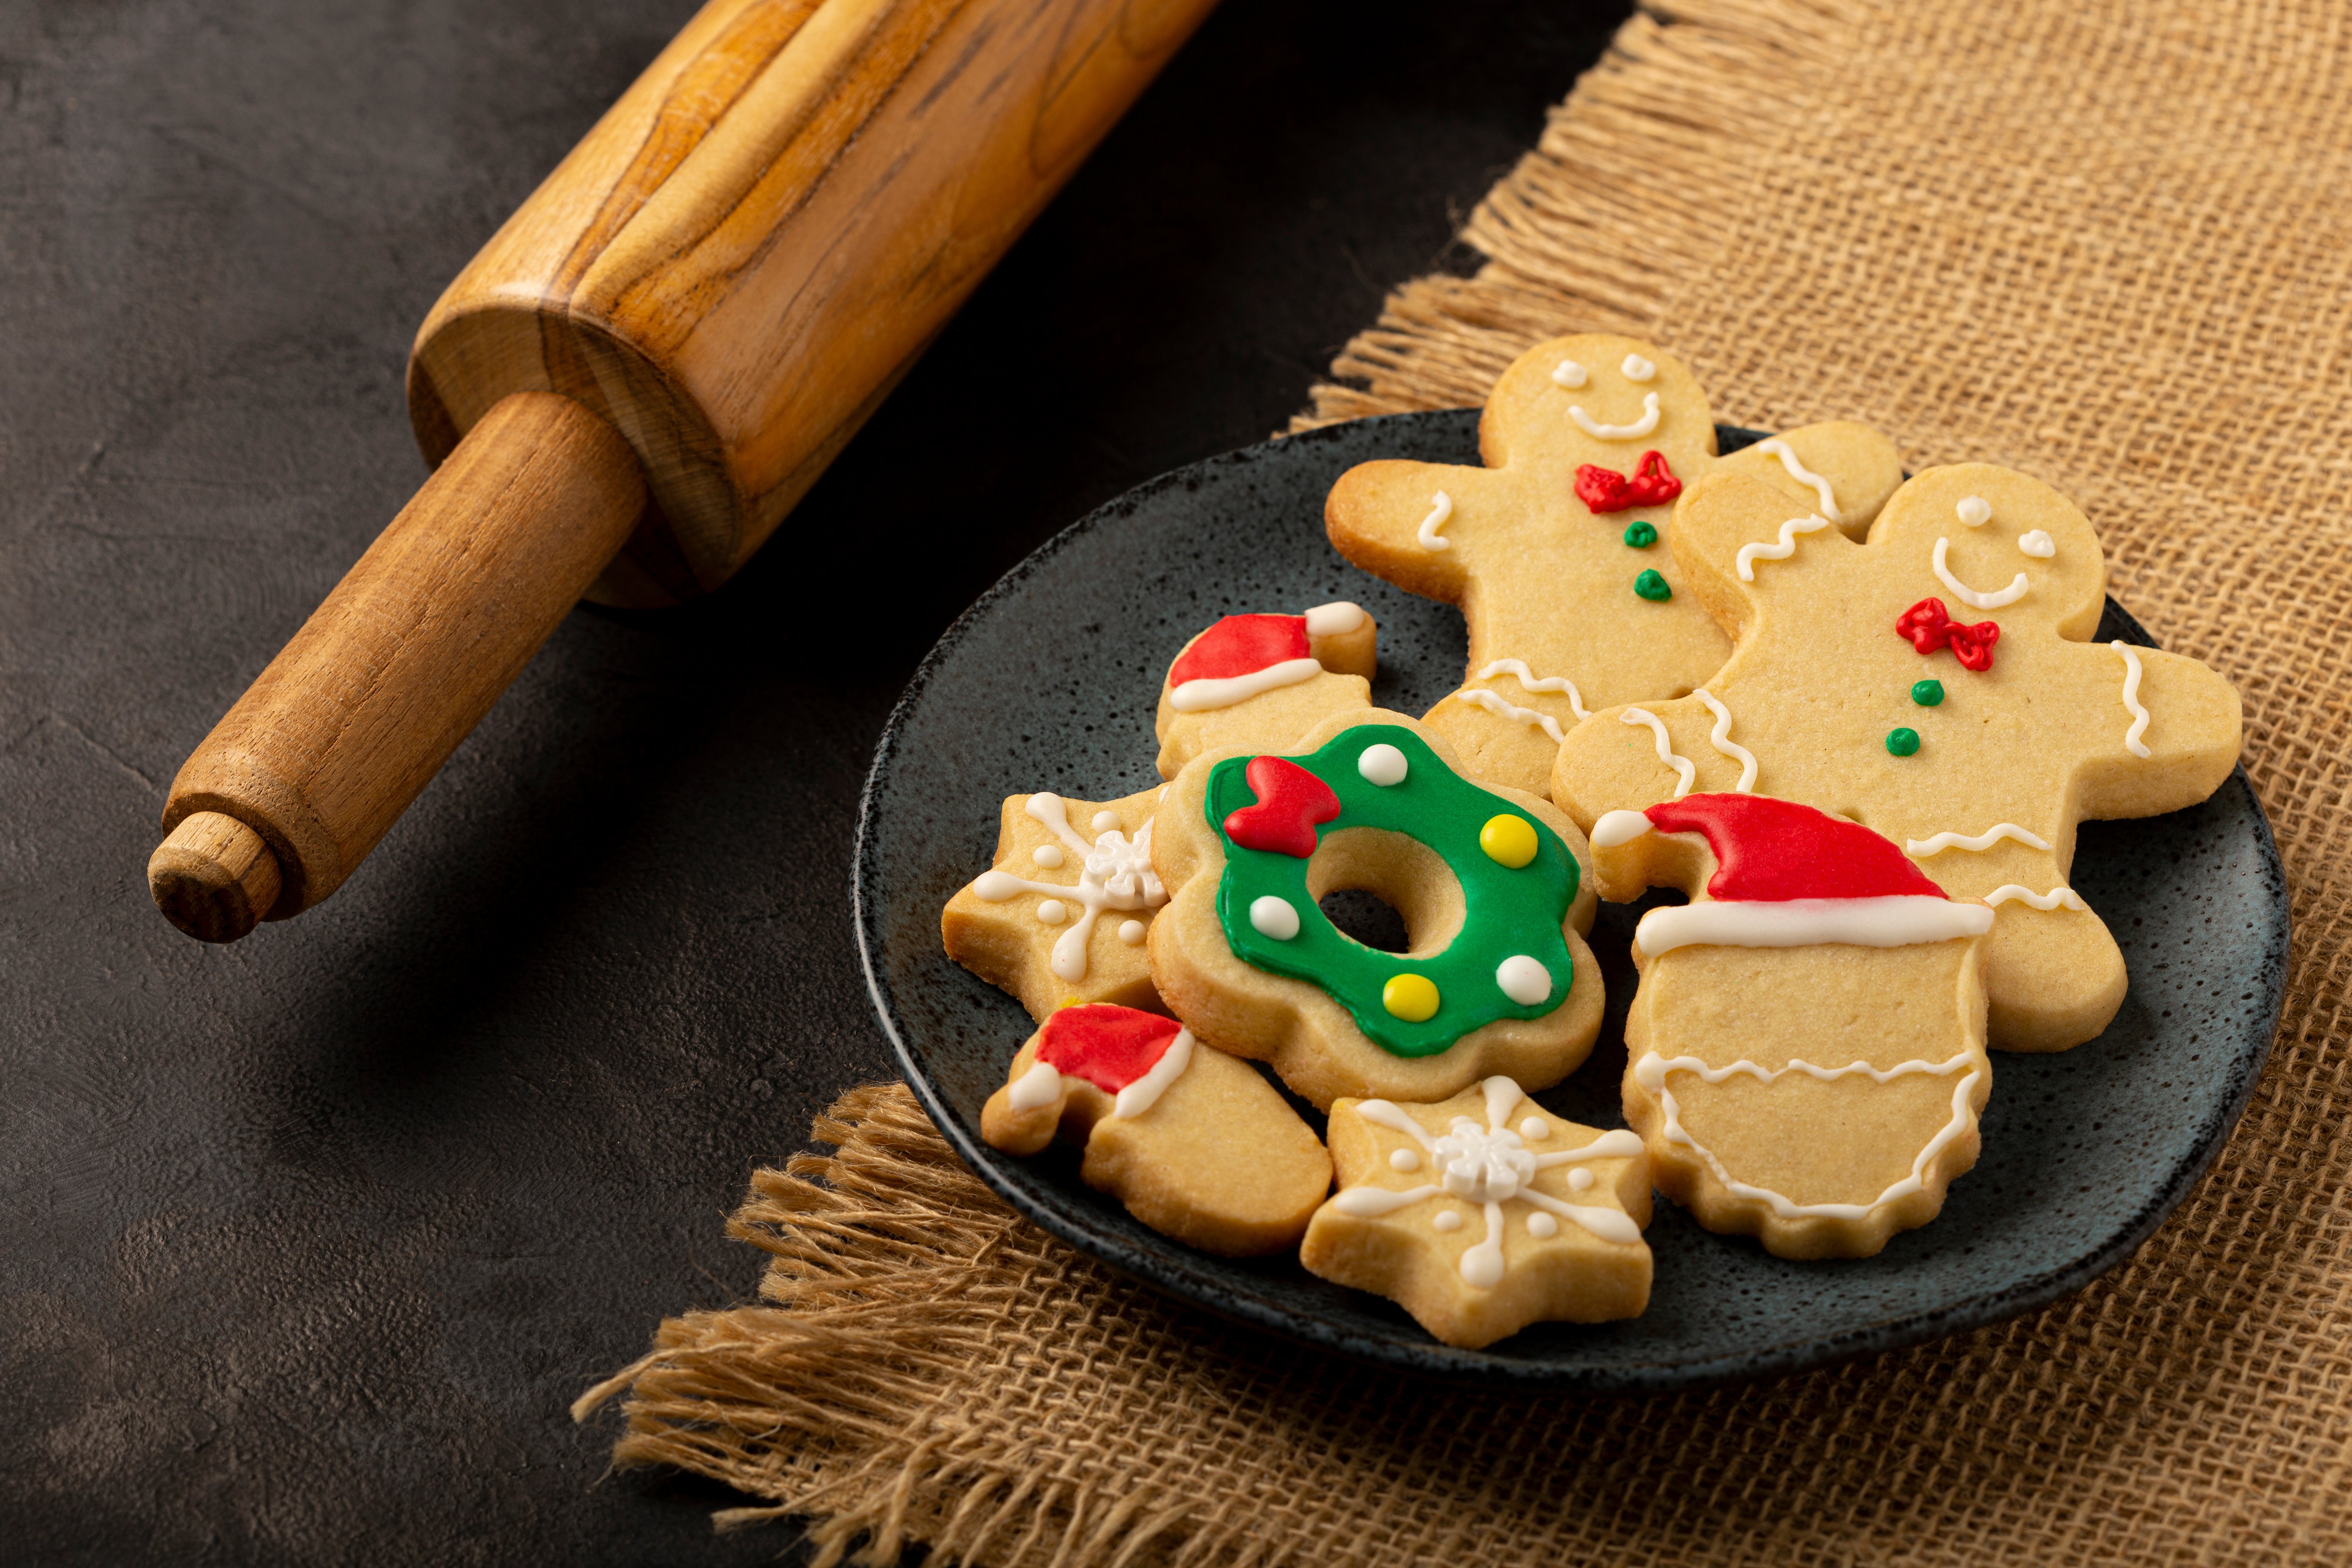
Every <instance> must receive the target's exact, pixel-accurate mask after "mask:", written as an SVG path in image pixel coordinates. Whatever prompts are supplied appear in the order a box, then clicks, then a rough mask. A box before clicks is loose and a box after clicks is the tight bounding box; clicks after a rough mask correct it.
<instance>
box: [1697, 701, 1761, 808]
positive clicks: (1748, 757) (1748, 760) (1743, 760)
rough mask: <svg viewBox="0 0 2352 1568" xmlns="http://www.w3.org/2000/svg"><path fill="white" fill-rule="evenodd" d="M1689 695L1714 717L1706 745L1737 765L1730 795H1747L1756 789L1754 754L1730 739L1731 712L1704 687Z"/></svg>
mask: <svg viewBox="0 0 2352 1568" xmlns="http://www.w3.org/2000/svg"><path fill="white" fill-rule="evenodd" d="M1691 695H1692V696H1694V697H1696V698H1697V699H1698V700H1700V701H1701V702H1704V703H1706V709H1707V711H1708V712H1710V713H1712V714H1714V715H1715V728H1714V729H1713V730H1711V731H1708V733H1707V737H1706V742H1707V744H1708V745H1710V746H1713V747H1714V748H1715V749H1716V750H1717V751H1718V752H1722V753H1723V754H1724V755H1725V756H1727V757H1729V758H1731V759H1732V760H1733V761H1734V762H1736V763H1738V764H1739V782H1738V784H1733V785H1732V786H1731V793H1732V794H1734V795H1746V794H1748V793H1749V792H1750V791H1752V790H1753V789H1755V787H1756V753H1755V752H1751V751H1749V750H1748V748H1747V747H1745V746H1743V745H1741V744H1740V743H1739V742H1737V741H1735V740H1733V739H1732V738H1731V710H1730V709H1728V708H1726V707H1725V706H1724V705H1723V704H1722V703H1721V702H1719V701H1717V700H1716V696H1715V693H1714V692H1712V691H1709V690H1708V689H1706V687H1704V686H1702V687H1700V688H1699V689H1697V690H1696V691H1694V692H1692V693H1691Z"/></svg>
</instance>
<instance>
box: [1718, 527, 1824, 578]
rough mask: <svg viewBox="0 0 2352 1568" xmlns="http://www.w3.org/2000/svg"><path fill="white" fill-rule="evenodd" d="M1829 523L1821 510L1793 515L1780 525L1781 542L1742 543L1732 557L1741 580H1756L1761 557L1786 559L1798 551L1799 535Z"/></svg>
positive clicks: (1818, 530)
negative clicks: (1802, 514)
mask: <svg viewBox="0 0 2352 1568" xmlns="http://www.w3.org/2000/svg"><path fill="white" fill-rule="evenodd" d="M1829 525H1830V520H1829V519H1828V518H1825V517H1823V516H1822V515H1821V514H1820V513H1819V512H1813V513H1811V514H1809V515H1807V516H1804V517H1792V518H1790V520H1789V521H1786V522H1784V523H1782V524H1781V525H1780V543H1778V544H1770V543H1767V542H1764V541H1762V540H1759V541H1757V542H1755V543H1753V544H1743V545H1741V546H1740V547H1739V553H1738V555H1736V556H1734V557H1733V558H1732V563H1733V564H1734V565H1736V566H1738V568H1739V580H1740V581H1741V582H1743V583H1753V582H1754V581H1756V563H1757V561H1758V560H1759V558H1760V559H1762V560H1766V561H1786V560H1787V559H1788V558H1789V557H1790V556H1791V555H1794V554H1795V553H1796V552H1797V535H1799V534H1801V533H1818V532H1820V531H1822V529H1824V528H1827V527H1828V526H1829Z"/></svg>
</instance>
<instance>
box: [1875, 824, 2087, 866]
mask: <svg viewBox="0 0 2352 1568" xmlns="http://www.w3.org/2000/svg"><path fill="white" fill-rule="evenodd" d="M2004 838H2014V839H2016V840H2017V841H2018V842H2019V843H2020V844H2022V845H2024V846H2025V847H2027V848H2028V849H2047V848H2049V847H2050V846H2049V845H2047V844H2045V843H2043V842H2042V839H2041V838H2039V837H2036V836H2035V835H2033V834H2031V833H2028V832H2027V831H2026V830H2025V829H2024V828H2022V827H2020V826H2018V825H2017V824H2015V823H2014V822H1996V823H1994V824H1993V825H1992V826H1990V827H1988V828H1986V829H1985V830H1984V831H1983V832H1982V833H1979V834H1978V835H1977V836H1976V837H1974V838H1967V837H1962V836H1961V835H1959V834H1957V833H1951V832H1944V833H1938V834H1937V835H1936V836H1935V837H1932V838H1912V839H1907V840H1906V841H1905V843H1904V845H1903V853H1905V854H1906V855H1916V856H1918V857H1919V858H1921V859H1923V860H1924V859H1926V858H1927V857H1928V856H1930V855H1940V854H1942V853H1943V852H1944V851H1945V850H1947V849H1970V850H1982V849H1990V848H1991V847H1993V846H1994V845H1996V844H1998V843H2000V841H2001V840H2002V839H2004Z"/></svg>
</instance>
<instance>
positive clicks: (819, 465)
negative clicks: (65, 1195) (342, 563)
mask: <svg viewBox="0 0 2352 1568" xmlns="http://www.w3.org/2000/svg"><path fill="white" fill-rule="evenodd" d="M1213 4H1214V0H711V3H710V4H709V5H706V6H704V7H703V9H702V11H701V12H700V13H699V14H698V16H695V18H694V19H693V20H692V21H690V22H688V24H687V26H686V29H685V30H684V31H683V32H681V33H680V34H678V36H677V38H676V39H674V40H673V41H672V42H671V44H670V46H669V47H667V49H665V50H663V51H662V53H661V56H660V58H657V59H656V60H655V61H654V63H653V64H652V65H651V66H650V67H648V68H646V73H645V74H644V75H643V76H642V77H639V78H638V79H637V80H636V82H635V85H634V86H632V87H631V88H630V89H629V90H628V91H627V92H626V93H625V94H624V95H623V96H622V98H621V100H620V101H619V102H618V103H616V104H614V106H613V108H612V110H610V111H609V112H608V113H606V114H605V116H604V119H602V120H600V121H597V123H596V125H595V127H594V129H593V130H591V131H590V132H588V135H587V137H586V138H585V139H584V140H583V141H582V142H581V143H580V145H579V146H577V147H575V148H573V149H572V153H571V155H570V156H568V157H566V158H565V159H564V160H563V162H562V163H561V164H559V165H558V166H557V168H556V170H555V172H554V173H553V174H550V175H549V176H548V177H547V180H546V182H545V183H544V184H541V186H540V187H539V189H538V190H537V191H535V192H533V193H532V194H531V196H530V199H529V200H528V201H526V202H524V203H523V205H522V207H521V209H520V211H518V212H517V213H516V214H515V215H514V216H513V217H511V218H509V220H508V221H507V223H506V226H504V227H502V228H500V229H499V232H498V233H497V234H496V235H494V236H492V237H491V238H490V242H489V243H488V245H486V246H484V247H482V251H481V254H480V255H478V256H477V257H475V258H474V259H473V261H472V262H471V263H469V264H468V265H467V268H466V269H465V271H463V272H461V273H460V274H458V276H457V280H456V281H455V282H453V283H452V284H450V286H449V289H448V291H447V292H446V293H445V294H443V295H442V296H441V300H440V302H439V303H438V304H436V305H435V306H434V308H433V311H432V313H431V314H430V315H429V316H427V317H426V318H425V324H424V326H423V327H422V328H421V329H419V331H418V332H417V334H416V343H415V349H414V350H413V351H412V352H411V353H410V355H409V362H408V405H409V417H410V420H411V422H412V423H413V424H414V425H415V428H416V437H417V440H418V441H419V443H420V444H422V445H423V447H424V448H425V457H426V458H428V459H429V460H431V461H432V462H434V463H436V465H438V467H437V468H436V472H435V473H434V474H433V476H432V477H431V478H430V479H427V480H426V481H425V487H424V488H423V489H421V490H419V491H418V492H417V494H416V497H415V500H412V501H410V502H409V504H408V505H407V506H406V507H405V508H404V510H402V511H401V513H400V515H399V516H398V517H397V518H395V519H394V521H393V523H392V525H391V527H389V528H387V529H386V530H385V531H383V535H382V536H381V537H379V538H378V539H377V540H376V542H374V543H373V545H371V546H370V547H369V549H368V551H367V552H366V553H365V554H363V555H362V556H361V557H360V559H359V562H358V563H357V564H356V565H354V566H353V567H352V570H351V572H350V574H348V575H347V576H345V577H344V579H343V580H342V582H341V584H339V585H338V586H337V587H336V588H335V590H334V592H333V593H331V594H330V595H328V596H327V599H326V602H325V603H324V604H322V605H320V606H319V609H318V611H317V613H315V614H314V615H313V616H311V617H310V621H309V622H308V623H307V624H306V625H305V626H303V627H302V629H301V630H300V631H299V632H298V633H296V634H295V636H294V639H293V640H292V641H291V642H289V643H288V644H287V645H286V647H285V648H284V649H283V650H282V651H281V652H280V653H279V654H278V657H277V658H275V659H273V660H272V661H271V662H270V664H269V667H268V668H267V669H265V670H263V671H262V673H261V677H260V679H257V680H256V681H255V682H254V683H253V688H252V689H250V690H249V691H247V693H246V694H245V695H244V696H243V697H242V698H240V699H239V700H237V703H236V706H235V707H233V708H231V709H230V710H229V711H228V714H227V716H226V718H224V719H223V720H222V721H220V723H219V725H218V726H217V727H215V729H214V731H213V732H212V734H211V735H210V736H208V737H206V739H205V742H204V744H202V745H201V746H199V747H197V748H196V751H195V754H194V755H193V756H191V757H190V758H189V759H188V761H187V763H186V765H185V766H184V767H182V768H181V769H180V772H179V776H178V777H176V778H174V779H173V781H172V793H171V798H170V801H169V803H168V804H167V805H165V806H164V808H163V830H164V833H165V834H166V837H165V838H164V841H163V845H162V847H160V848H158V849H157V850H156V851H155V854H154V858H152V860H151V861H150V862H149V863H148V884H149V886H150V888H151V889H152V891H153V893H154V895H155V902H156V905H157V907H158V908H160V909H161V910H163V912H164V914H165V915H167V916H168V917H170V919H171V921H172V923H173V924H174V925H176V926H178V927H179V928H180V929H181V930H182V931H186V932H188V933H189V934H190V935H191V936H195V937H200V938H202V939H204V940H205V941H206V942H234V941H236V939H237V938H238V937H241V936H243V935H244V934H245V933H246V932H247V931H251V930H252V929H253V927H254V923H255V922H256V921H260V920H284V919H286V918H287V917H289V916H290V915H295V914H299V913H300V912H301V911H302V910H306V909H309V908H310V906H311V905H313V904H316V903H317V902H319V900H321V899H324V898H325V897H326V896H327V895H328V894H330V893H331V892H333V891H334V890H335V889H337V888H338V887H340V886H341V884H342V881H343V879H345V878H346V877H348V876H350V875H351V874H352V870H353V868H356V867H357V866H358V865H359V863H360V862H361V861H362V859H364V858H366V857H367V853H368V851H369V850H370V849H373V847H375V844H376V841H377V840H378V839H380V838H382V837H383V834H384V832H385V830H386V829H388V828H390V827H391V826H392V825H393V823H394V821H396V820H398V818H399V816H400V814H401V813H402V812H403V811H404V810H405V809H407V806H408V803H409V802H410V801H412V800H414V799H415V797H416V794H417V792H418V791H419V790H421V789H423V788H424V787H425V783H426V781H428V780H429V779H431V778H432V776H433V774H434V773H435V772H436V771H437V770H438V769H439V768H440V766H441V764H442V763H444V762H445V761H446V760H447V758H448V756H449V753H450V752H452V751H454V750H456V748H457V742H460V741H462V740H464V739H465V737H466V735H467V733H468V732H469V731H471V730H472V729H473V727H474V726H475V724H476V723H478V721H480V720H481V717H482V715H483V714H485V713H487V712H488V711H489V708H490V705H491V704H492V703H493V702H495V701H497V700H498V697H499V692H501V691H503V690H505V689H506V687H507V685H508V683H509V681H511V680H512V679H514V678H515V676H516V675H517V674H518V673H520V671H521V669H522V667H523V666H524V665H525V664H527V663H529V662H530V657H531V655H532V654H533V653H534V652H536V651H537V650H538V648H539V646H540V644H541V643H542V642H544V641H545V640H546V639H547V637H548V634H549V633H551V631H553V630H554V629H555V626H556V625H557V623H558V622H560V621H561V620H562V618H563V616H564V615H565V613H566V612H567V611H569V610H570V608H571V607H572V604H573V603H574V602H575V601H576V600H578V599H579V598H580V597H582V596H583V595H586V596H587V597H589V598H592V599H594V600H597V601H599V602H601V603H604V604H612V605H668V604H675V603H677V602H678V601H679V600H681V599H685V598H687V597H689V596H691V595H696V594H701V593H706V592H708V591H709V590H710V589H712V588H715V587H717V586H718V585H719V584H721V583H723V582H725V581H726V580H727V579H728V578H729V577H730V576H731V575H733V574H734V573H735V571H736V569H737V568H739V567H740V566H741V565H742V564H743V563H744V562H745V561H747V560H749V559H750V558H751V552H753V551H755V550H757V549H758V548H759V547H760V545H761V542H764V541H765V540H766V539H767V537H768V535H769V534H771V533H772V532H774V531H775V529H776V525H777V524H778V523H779V522H781V521H782V520H783V517H784V514H785V513H786V512H788V511H790V510H792V508H793V504H794V503H795V502H797V501H798V500H800V498H801V497H802V496H803V494H805V493H806V492H807V490H808V488H809V487H810V486H811V485H812V484H814V483H815V482H816V479H817V476H818V475H819V474H821V473H823V472H824V468H825V465H826V464H828V463H830V462H831V461H832V460H833V458H834V457H835V454H837V453H838V452H839V451H840V450H841V449H842V447H844V446H845V444H846V443H847V442H848V440H849V438H850V437H851V436H852V435H854V434H856V430H857V428H858V426H861V425H863V424H864V423H865V422H866V417H867V416H869V415H871V414H872V413H873V412H874V410H875V408H876V407H877V405H879V404H880V403H881V401H882V399H883V397H884V396H885V395H887V394H888V392H889V390H890V388H891V387H892V386H894V385H895V384H897V383H898V378H899V377H900V376H902V375H904V374H906V373H907V371H908V367H910V366H911V365H912V364H913V363H914V362H915V359H916V356H918V355H919V354H920V353H922V351H923V348H924V346H925V345H926V344H928V343H929V342H930V340H931V338H932V337H933V335H934V334H936V333H937V332H938V331H939V330H940V327H941V326H942V325H944V324H945V322H946V321H947V319H948V317H949V316H950V315H951V314H952V313H953V312H954V310H955V309H956V307H957V306H958V305H960V304H961V303H962V302H963V300H964V298H965V297H966V296H967V295H969V294H970V293H971V290H972V289H973V288H974V287H975V286H976V285H977V284H978V283H979V282H980V280H981V279H982V277H983V276H984V275H985V274H986V273H987V271H988V269H989V268H990V267H992V266H993V265H994V264H995V262H996V260H997V258H999V257H1001V256H1003V254H1004V252H1005V249H1006V248H1007V247H1010V246H1011V245H1012V243H1013V240H1014V239H1015V238H1016V237H1019V235H1020V233H1021V231H1022V230H1023V229H1024V227H1026V226H1027V225H1028V223H1029V221H1030V220H1031V219H1032V218H1034V217H1035V216H1037V214H1038V212H1039V211H1040V210H1041V209H1042V208H1043V207H1044V206H1045V203H1046V201H1047V200H1048V199H1049V198H1050V197H1051V196H1052V195H1053V194H1054V192H1055V190H1056V189H1058V188H1059V187H1060V185H1061V184H1062V182H1063V181H1064V180H1066V179H1067V178H1068V177H1069V175H1070V174H1071V173H1072V171H1073V170H1075V169H1076V166H1077V164H1078V163H1079V162H1080V160H1082V159H1083V158H1084V157H1085V156H1086V154H1087V152H1088V151H1090V150H1091V149H1092V148H1093V146H1094V145H1095V143H1096V142H1098V141H1099V140H1101V138H1102V136H1103V134H1104V132H1107V131H1108V130H1109V129H1110V127H1111V125H1112V123H1113V122H1114V121H1117V120H1118V116H1119V115H1120V114H1121V113H1122V112H1123V111H1124V110H1126V108H1127V106H1128V105H1129V103H1131V102H1133V101H1134V100H1135V97H1136V95H1137V94H1138V93H1139V92H1141V91H1142V90H1143V88H1144V86H1145V84H1146V83H1148V82H1149V81H1150V79H1151V77H1152V75H1153V73H1154V72H1156V71H1157V70H1158V69H1159V68H1160V65H1161V64H1162V63H1163V62H1164V61H1165V60H1166V59H1167V58H1168V56H1169V55H1170V54H1171V52H1173V51H1174V49H1175V48H1176V47H1177V45H1178V44H1180V43H1181V42H1182V41H1183V40H1184V38H1185V37H1186V36H1187V35H1189V34H1190V33H1191V32H1192V28H1193V27H1194V26H1196V25H1197V24H1198V23H1199V22H1200V20H1201V18H1202V16H1205V15H1206V14H1207V12H1208V10H1209V8H1210V6H1211V5H1213Z"/></svg>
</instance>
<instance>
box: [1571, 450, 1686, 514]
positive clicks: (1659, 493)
mask: <svg viewBox="0 0 2352 1568" xmlns="http://www.w3.org/2000/svg"><path fill="white" fill-rule="evenodd" d="M1682 493H1683V482H1682V480H1680V479H1676V478H1675V471H1674V470H1673V469H1672V468H1668V467H1666V455H1665V454H1664V452H1644V453H1643V454H1642V457H1641V460H1640V461H1639V462H1637V463H1635V464H1634V465H1633V478H1631V479H1627V478H1626V477H1625V476H1624V475H1622V474H1618V473H1612V472H1611V471H1610V470H1609V469H1607V468H1600V467H1597V466H1595V465H1594V464H1591V463H1586V464H1584V465H1583V466H1582V467H1580V468H1578V469H1577V470H1576V499H1577V500H1580V501H1582V502H1583V503H1584V504H1585V507H1586V509H1587V510H1591V511H1593V512H1604V511H1623V510H1626V509H1627V508H1628V507H1636V506H1664V505H1665V504H1666V502H1668V501H1670V500H1674V499H1675V497H1676V496H1678V495H1680V494H1682Z"/></svg>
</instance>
